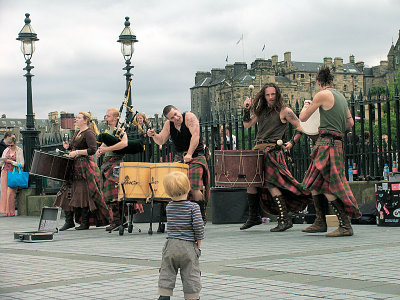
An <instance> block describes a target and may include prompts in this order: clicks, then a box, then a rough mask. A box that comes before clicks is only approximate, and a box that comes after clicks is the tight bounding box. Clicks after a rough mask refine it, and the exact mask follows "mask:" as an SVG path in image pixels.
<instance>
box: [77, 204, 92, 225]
mask: <svg viewBox="0 0 400 300" xmlns="http://www.w3.org/2000/svg"><path fill="white" fill-rule="evenodd" d="M81 215H82V221H81V225H80V226H79V227H75V229H76V230H85V229H89V226H90V225H89V207H83V208H81Z"/></svg>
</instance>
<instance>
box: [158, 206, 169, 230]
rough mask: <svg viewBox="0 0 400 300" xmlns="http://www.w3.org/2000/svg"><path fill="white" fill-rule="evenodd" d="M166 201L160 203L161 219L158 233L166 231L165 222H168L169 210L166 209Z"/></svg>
mask: <svg viewBox="0 0 400 300" xmlns="http://www.w3.org/2000/svg"><path fill="white" fill-rule="evenodd" d="M165 206H166V205H165V203H160V221H159V222H158V229H157V233H164V232H165V223H164V222H167V211H166V209H165Z"/></svg>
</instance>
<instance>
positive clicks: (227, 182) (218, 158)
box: [215, 150, 264, 187]
mask: <svg viewBox="0 0 400 300" xmlns="http://www.w3.org/2000/svg"><path fill="white" fill-rule="evenodd" d="M263 184H264V154H263V152H262V151H257V150H216V151H215V185H216V186H226V187H262V186H263Z"/></svg>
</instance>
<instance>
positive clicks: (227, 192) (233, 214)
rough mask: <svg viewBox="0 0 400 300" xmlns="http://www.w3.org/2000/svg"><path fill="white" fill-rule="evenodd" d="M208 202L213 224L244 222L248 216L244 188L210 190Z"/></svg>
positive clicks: (216, 188)
mask: <svg viewBox="0 0 400 300" xmlns="http://www.w3.org/2000/svg"><path fill="white" fill-rule="evenodd" d="M210 201H211V212H212V218H211V220H212V223H213V224H237V223H244V222H246V220H247V217H248V215H249V206H248V203H247V194H246V189H245V188H227V187H215V188H212V189H211V196H210Z"/></svg>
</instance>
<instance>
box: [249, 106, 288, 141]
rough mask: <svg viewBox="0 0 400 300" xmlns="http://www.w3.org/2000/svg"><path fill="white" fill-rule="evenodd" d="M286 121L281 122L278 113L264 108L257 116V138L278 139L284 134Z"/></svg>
mask: <svg viewBox="0 0 400 300" xmlns="http://www.w3.org/2000/svg"><path fill="white" fill-rule="evenodd" d="M286 127H287V123H282V121H281V118H280V113H279V112H277V111H275V110H272V111H269V112H267V111H266V110H264V111H263V112H262V114H261V115H260V116H259V117H258V132H257V137H256V139H257V140H267V139H269V140H280V139H282V137H283V136H284V134H285V131H286Z"/></svg>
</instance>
